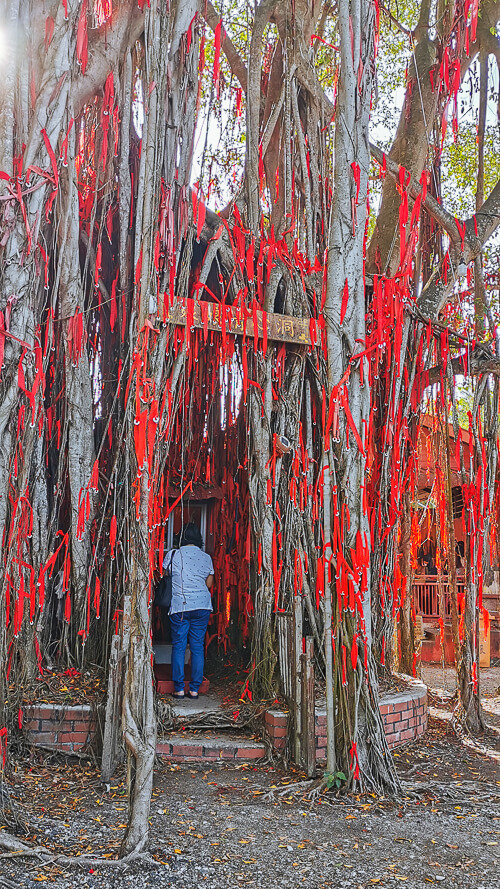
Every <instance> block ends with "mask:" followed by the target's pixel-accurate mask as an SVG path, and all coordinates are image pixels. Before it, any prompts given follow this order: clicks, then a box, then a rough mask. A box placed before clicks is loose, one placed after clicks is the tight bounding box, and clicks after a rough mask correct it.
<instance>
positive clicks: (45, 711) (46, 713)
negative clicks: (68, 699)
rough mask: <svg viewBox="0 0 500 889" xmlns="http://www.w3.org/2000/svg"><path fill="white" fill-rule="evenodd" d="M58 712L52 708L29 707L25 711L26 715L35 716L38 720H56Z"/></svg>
mask: <svg viewBox="0 0 500 889" xmlns="http://www.w3.org/2000/svg"><path fill="white" fill-rule="evenodd" d="M56 712H58V711H56V710H54V709H52V707H43V706H40V707H29V708H27V709H26V710H25V713H26V714H28V713H29V715H30V716H33V717H35V718H37V719H54V716H55V714H56Z"/></svg>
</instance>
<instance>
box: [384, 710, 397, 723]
mask: <svg viewBox="0 0 500 889" xmlns="http://www.w3.org/2000/svg"><path fill="white" fill-rule="evenodd" d="M400 719H401V714H400V713H388V714H387V716H384V720H383V721H384V723H385V724H386V725H391V724H392V723H394V722H399V720H400Z"/></svg>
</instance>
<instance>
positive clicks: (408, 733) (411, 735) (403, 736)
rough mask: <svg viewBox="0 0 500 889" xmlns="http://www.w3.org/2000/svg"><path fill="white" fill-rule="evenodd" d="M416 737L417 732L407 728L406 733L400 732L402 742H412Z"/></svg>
mask: <svg viewBox="0 0 500 889" xmlns="http://www.w3.org/2000/svg"><path fill="white" fill-rule="evenodd" d="M414 737H415V732H414V731H413V729H411V728H407V729H405V731H404V732H400V738H401V740H402V741H411V740H412V738H414Z"/></svg>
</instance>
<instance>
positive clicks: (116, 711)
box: [101, 636, 123, 784]
mask: <svg viewBox="0 0 500 889" xmlns="http://www.w3.org/2000/svg"><path fill="white" fill-rule="evenodd" d="M120 642H121V637H120V636H113V638H112V640H111V652H110V656H109V674H108V698H107V702H106V717H105V722H104V739H103V745H102V761H101V781H103V782H104V783H105V784H107V783H108V782H109V781H110V780H111V778H112V776H113V773H114V771H115V768H116V766H117V765H118V763H119V762H120V760H121V759H123V746H122V726H121V708H122V696H123V658H121V657H120Z"/></svg>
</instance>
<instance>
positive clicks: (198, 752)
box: [172, 744, 203, 756]
mask: <svg viewBox="0 0 500 889" xmlns="http://www.w3.org/2000/svg"><path fill="white" fill-rule="evenodd" d="M172 755H173V756H202V755H203V747H202V746H201V744H197V745H194V744H193V745H191V744H189V746H188V745H187V744H172Z"/></svg>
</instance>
